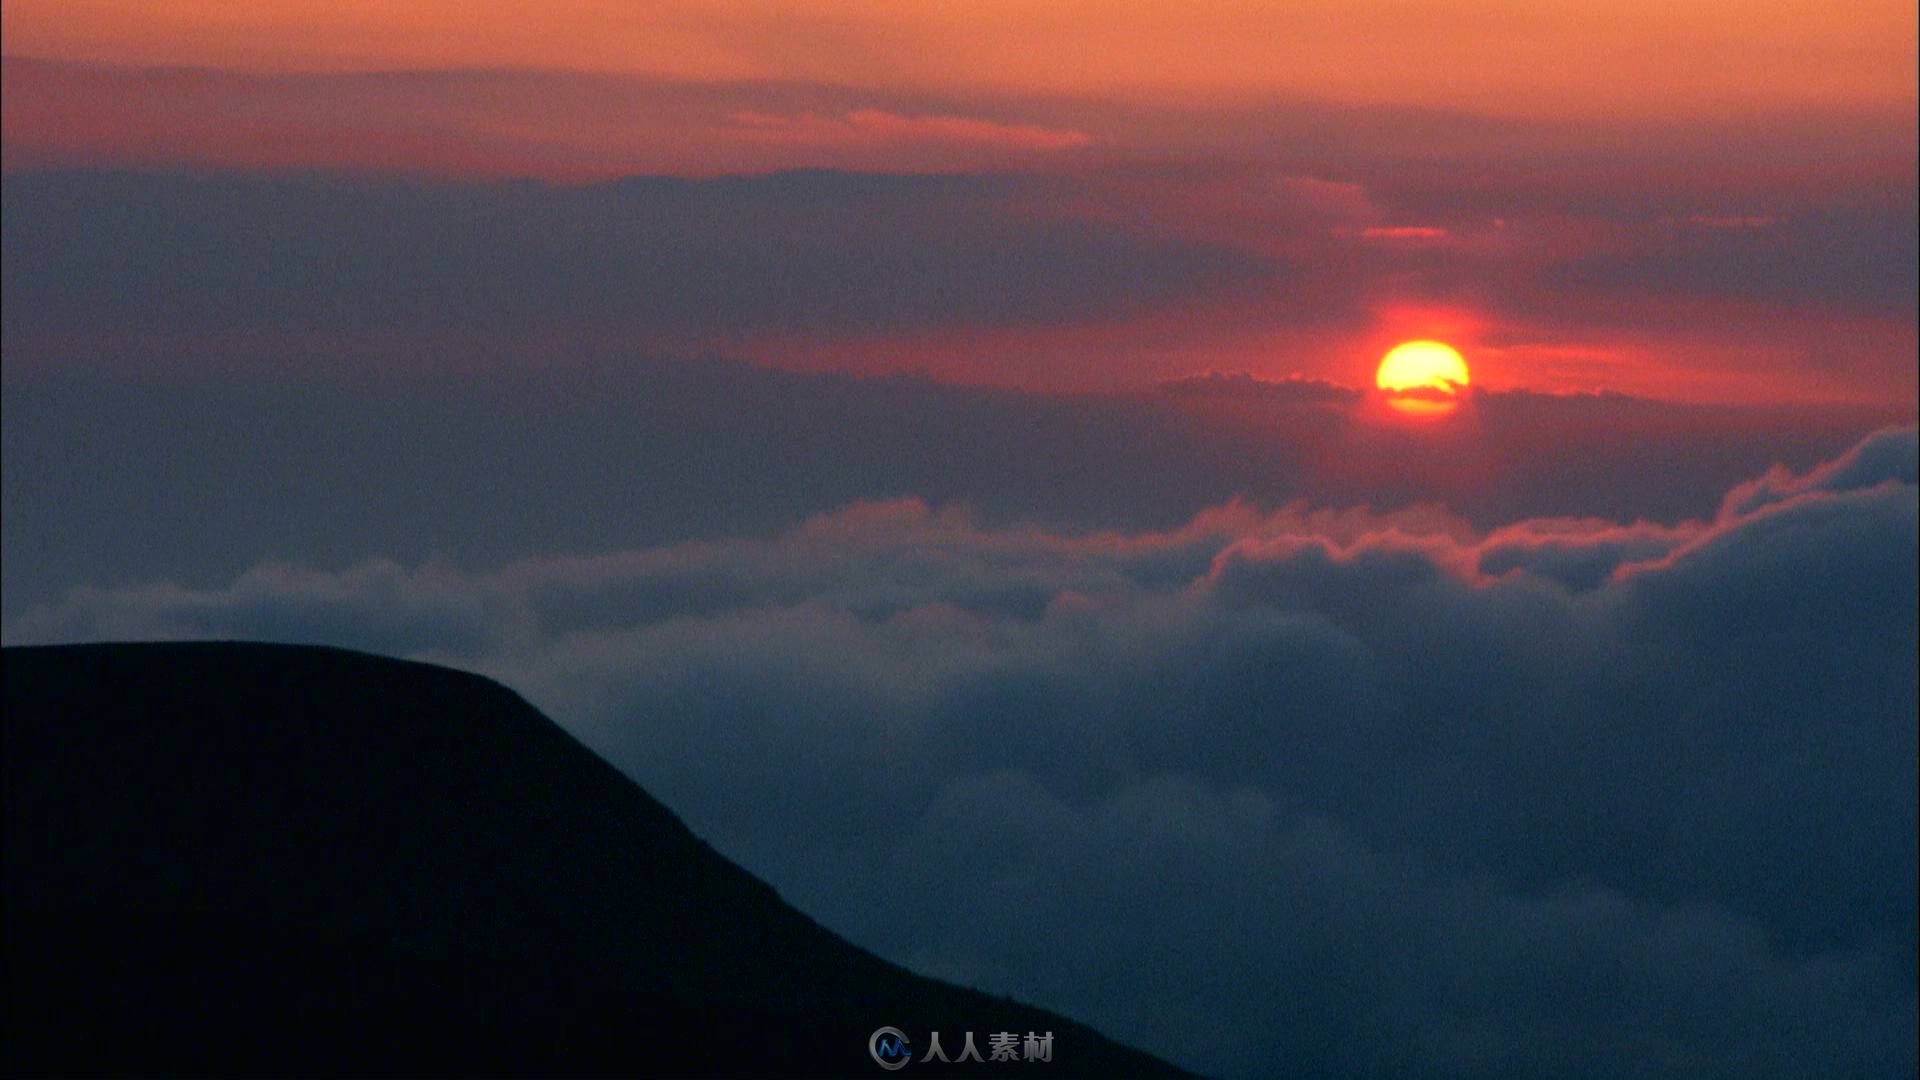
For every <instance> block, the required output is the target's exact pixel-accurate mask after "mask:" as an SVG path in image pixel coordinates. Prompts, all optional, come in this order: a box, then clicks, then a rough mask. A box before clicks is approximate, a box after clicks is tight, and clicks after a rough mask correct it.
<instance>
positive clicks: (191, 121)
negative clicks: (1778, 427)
mask: <svg viewBox="0 0 1920 1080" xmlns="http://www.w3.org/2000/svg"><path fill="white" fill-rule="evenodd" d="M0 20H3V23H4V25H3V27H0V29H3V30H4V38H5V53H6V64H5V67H4V84H5V87H4V88H5V93H4V95H3V96H0V100H3V101H4V106H3V108H4V119H5V139H4V142H3V143H0V149H3V151H4V165H5V167H6V168H7V169H8V170H21V169H45V168H80V169H87V168H94V167H100V166H104V167H108V168H115V169H118V168H134V169H156V168H157V169H161V170H167V169H174V168H178V167H181V166H187V167H191V168H212V169H214V170H216V171H218V170H239V171H241V172H263V171H265V172H272V171H278V170H289V169H291V170H309V169H311V170H319V171H322V172H346V173H354V174H369V173H371V174H376V175H378V174H392V173H400V174H407V175H413V176H426V177H429V178H435V179H444V178H448V177H453V178H459V179H462V180H466V179H475V178H480V179H498V178H503V177H505V178H519V177H533V178H538V179H542V180H547V181H558V182H561V183H566V184H574V183H583V182H598V181H605V180H611V179H615V178H618V177H623V176H635V175H673V176H681V177H696V178H705V177H715V176H732V175H760V174H767V173H774V172H780V171H783V170H794V169H833V170H844V171H847V172H852V173H876V174H890V175H894V176H901V175H910V174H927V173H936V174H945V175H955V176H960V175H965V176H972V177H982V176H1001V177H1015V176H1017V177H1022V178H1025V179H1024V180H1023V184H1022V185H1021V186H1017V187H1014V188H1007V189H1006V190H1005V191H1004V192H1003V191H1002V190H1001V189H1000V188H993V187H992V186H991V185H987V186H984V187H982V188H981V191H982V192H987V191H989V190H990V189H991V190H992V191H993V192H997V193H995V194H980V195H978V196H975V200H976V201H975V202H974V203H966V202H955V203H953V204H951V205H943V206H941V207H939V208H937V209H935V210H929V211H928V212H929V213H934V212H937V213H939V214H944V215H947V219H946V220H948V221H949V222H950V223H952V227H953V229H954V231H953V232H952V233H951V234H942V237H943V239H941V240H940V243H941V244H945V245H947V247H945V248H938V249H930V250H929V251H928V252H927V253H925V254H926V258H927V259H928V260H931V261H933V262H938V261H939V260H940V259H942V258H947V257H949V256H951V257H952V258H953V259H956V260H958V259H960V258H961V256H959V255H955V254H953V252H958V251H963V250H971V248H970V245H976V244H977V243H978V238H979V236H980V233H979V231H978V228H979V223H980V222H982V221H987V220H991V221H994V222H1000V223H1001V224H1002V225H1004V226H1005V227H1006V228H1008V229H1009V230H1011V231H1010V232H1009V233H1008V236H1009V237H1014V238H1017V237H1020V236H1024V235H1027V234H1028V233H1029V232H1030V231H1031V229H1032V228H1036V227H1039V228H1044V227H1056V226H1057V227H1059V228H1062V229H1066V230H1069V231H1074V230H1078V231H1077V232H1074V233H1073V235H1076V236H1078V235H1081V234H1082V233H1084V234H1086V235H1094V234H1099V235H1102V236H1109V237H1121V238H1124V237H1134V238H1135V239H1138V240H1139V241H1140V243H1142V244H1144V245H1147V246H1149V247H1153V248H1154V250H1156V251H1159V250H1166V251H1173V250H1174V249H1176V248H1178V249H1180V250H1192V251H1196V252H1204V253H1212V254H1209V255H1208V257H1209V258H1211V257H1213V256H1214V255H1222V253H1224V254H1223V255H1222V257H1223V258H1225V259H1226V260H1227V261H1228V262H1232V261H1234V260H1241V261H1247V262H1258V263H1262V264H1263V265H1267V264H1270V265H1267V269H1266V270H1265V271H1263V273H1265V274H1267V275H1269V276H1268V277H1262V278H1260V279H1259V281H1258V283H1257V284H1252V285H1247V284H1244V283H1243V284H1241V285H1237V286H1234V287H1232V288H1229V287H1227V286H1224V285H1217V284H1216V285H1210V286H1208V288H1207V289H1205V290H1201V291H1199V292H1194V291H1190V290H1187V289H1186V287H1185V286H1181V287H1179V288H1175V287H1173V286H1172V285H1167V291H1166V292H1165V293H1164V297H1166V298H1163V299H1162V300H1158V301H1152V300H1150V299H1149V296H1151V295H1154V293H1153V288H1157V287H1158V286H1153V287H1143V289H1142V290H1141V291H1140V292H1139V293H1138V294H1137V295H1133V296H1130V297H1129V299H1128V303H1126V304H1123V305H1120V306H1119V307H1120V309H1124V313H1123V314H1116V313H1115V312H1114V311H1103V313H1102V314H1100V315H1099V316H1098V317H1095V316H1091V315H1087V314H1085V310H1086V309H1085V306H1084V305H1083V306H1082V307H1079V308H1076V307H1074V305H1073V304H1072V303H1070V302H1069V301H1068V300H1066V299H1062V300H1060V301H1059V305H1058V306H1059V314H1058V316H1057V317H1054V316H1052V315H1049V316H1048V317H1045V318H1040V317H1035V318H1031V319H1011V318H1010V317H1009V318H1007V319H1004V320H1002V321H1000V322H994V321H993V320H991V319H987V320H984V321H983V320H978V319H976V320H974V321H971V322H969V321H968V320H967V319H964V318H959V317H957V316H956V317H954V318H952V319H951V320H948V321H941V320H939V319H929V320H919V321H915V320H906V321H904V322H903V321H901V320H900V319H897V318H893V317H892V316H890V315H888V316H885V317H883V315H882V314H881V313H878V311H877V309H876V313H875V314H873V316H872V318H870V319H868V320H867V321H865V322H862V321H859V320H854V321H851V322H848V323H847V324H845V325H835V326H833V327H831V328H829V329H826V330H821V331H819V332H818V333H814V332H811V331H809V332H806V333H800V332H778V333H776V332H774V331H771V330H762V331H754V332H748V331H746V330H739V331H736V332H735V333H736V335H737V336H734V337H728V338H723V339H713V338H707V337H694V338H686V339H683V338H680V337H674V336H671V335H665V336H661V337H658V338H657V339H653V338H646V337H644V336H636V335H640V332H641V331H643V330H645V331H657V330H659V328H657V327H640V328H635V327H619V328H615V327H611V326H600V325H595V324H591V322H590V321H588V322H587V323H584V324H583V325H582V327H581V329H582V332H585V333H590V334H601V335H605V336H610V337H617V338H620V339H622V340H632V341H634V342H635V343H636V345H638V346H640V347H649V348H662V349H684V350H689V351H695V352H699V351H704V350H709V349H712V350H719V351H723V352H727V353H729V354H730V355H737V356H742V357H745V358H749V359H754V360H757V361H760V362H763V363H771V364H780V365H788V366H796V367H819V366H840V367H847V368H852V369H856V370H872V371H889V370H899V369H902V368H906V369H914V370H926V371H930V372H933V373H934V374H936V375H939V376H941V377H943V378H951V379H956V380H961V381H969V382H990V383H1007V384H1014V385H1020V386H1027V387H1069V388H1071V387H1087V386H1111V385H1124V384H1129V383H1135V382H1138V381H1140V380H1144V379H1154V378H1162V377H1175V376H1180V375H1183V374H1188V373H1191V372H1193V371H1199V370H1209V369H1223V370H1248V371H1252V372H1254V373H1256V374H1260V375H1263V376H1269V377H1284V376H1287V375H1291V374H1304V375H1307V376H1311V377H1316V378H1332V379H1335V380H1337V381H1343V382H1350V383H1355V384H1364V383H1365V382H1367V381H1368V380H1369V379H1370V376H1371V369H1370V365H1371V364H1372V363H1373V362H1374V361H1375V359H1376V358H1377V357H1378V356H1379V354H1380V352H1381V351H1383V350H1384V349H1385V348H1386V347H1387V346H1389V345H1391V344H1392V343H1393V342H1394V341H1395V340H1403V339H1405V338H1410V337H1435V336H1444V335H1447V334H1452V335H1453V337H1451V338H1449V340H1454V341H1456V342H1457V343H1459V344H1461V345H1462V346H1463V347H1465V346H1471V347H1472V348H1473V349H1474V350H1475V352H1474V354H1473V362H1474V363H1475V364H1476V367H1475V381H1476V383H1478V384H1482V385H1485V386H1489V387H1502V386H1521V387H1532V388H1544V389H1556V390H1592V389H1607V390H1619V391H1622V392H1631V393H1644V394H1649V395H1654V396H1661V397H1678V398H1690V399H1706V400H1775V399H1779V398H1783V397H1800V398H1803V399H1807V400H1849V401H1860V400H1865V401H1885V400H1888V399H1889V398H1893V399H1899V400H1905V399H1910V398H1911V396H1912V393H1913V387H1914V380H1915V375H1914V372H1913V368H1912V363H1911V354H1912V350H1913V348H1914V341H1915V337H1916V319H1915V317H1914V311H1913V308H1912V306H1911V304H1910V303H1909V302H1907V301H1904V300H1900V301H1896V300H1895V299H1894V297H1895V295H1896V294H1907V290H1906V285H1907V284H1909V283H1910V282H1911V275H1912V260H1911V256H1910V249H1911V235H1912V232H1911V221H1912V218H1913V215H1914V212H1915V210H1914V203H1915V199H1914V195H1913V191H1914V186H1915V181H1916V175H1915V173H1916V164H1915V161H1916V134H1915V126H1916V49H1915V42H1916V33H1917V31H1916V16H1915V8H1914V5H1913V4H1912V3H1911V2H1909V0H1853V2H1848V3H1844V4H1833V3H1828V2H1813V0H1694V2H1681V0H1658V2H1656V0H1613V2H1594V0H1583V2H1579V3H1573V2H1564V0H1446V2H1439V0H1394V2H1387V0H1296V2H1291V3H1250V2H1243V0H1216V2H1212V3H1204V4H1198V3H1195V4H1185V3H1182V4H1174V3H1164V2H1156V3H1122V2H1118V0H1102V2H1083V0H1043V2H1030V3H1014V2H1005V0H975V2H972V3H966V4H933V3H913V2H903V0H848V2H815V3H797V2H782V3H757V2H744V0H736V2H728V3H694V2H688V0H662V2H655V3H633V2H628V0H551V2H545V3H525V2H520V0H515V2H512V3H506V2H494V0H463V2H458V3H456V2H452V0H407V2H398V3H396V2H392V0H381V2H365V0H324V2H323V0H287V2H282V3H262V2H258V0H255V2H229V0H197V2H196V0H146V2H140V3H112V2H102V0H6V3H5V4H4V6H3V7H0ZM1007 192H1012V193H1011V194H1009V193H1007ZM983 207H990V209H982V208H983ZM983 215H984V216H983ZM775 224H778V223H777V222H776V223H775ZM1063 235H1065V234H1063ZM1903 237H1905V239H1902V238H1903ZM867 239H868V241H869V242H873V243H880V242H881V241H882V240H883V239H884V238H882V237H869V238H867ZM859 242H860V241H858V240H848V241H841V243H843V244H856V245H857V244H858V243H859ZM1903 245H1904V246H1903ZM1142 250H1145V248H1142ZM916 257H918V256H916ZM968 257H971V256H968ZM1142 258H1143V259H1144V258H1146V256H1142ZM1169 258H1172V256H1169ZM1069 261H1070V260H1069ZM915 265H918V264H915ZM1168 265H1172V264H1171V263H1168ZM953 267H954V270H953V272H954V273H955V274H956V275H958V277H957V279H956V280H960V281H974V280H979V279H980V277H979V275H980V274H981V273H982V272H981V271H978V270H977V269H966V268H964V267H962V266H961V265H960V263H959V262H954V263H953ZM1106 272H1107V267H1106V266H1105V264H1103V263H1101V262H1100V261H1099V260H1097V259H1090V260H1089V261H1088V262H1087V263H1086V264H1085V265H1082V264H1078V263H1074V264H1072V265H1067V264H1066V263H1063V264H1062V265H1060V266H1057V267H1053V268H1051V269H1050V270H1049V271H1048V273H1057V274H1058V275H1059V276H1058V277H1057V278H1049V279H1048V280H1049V281H1054V282H1055V283H1056V284H1058V285H1059V287H1060V289H1061V293H1060V295H1061V296H1062V297H1069V296H1071V295H1074V290H1075V289H1076V288H1078V287H1079V286H1078V285H1076V284H1074V282H1075V281H1076V280H1077V278H1076V277H1075V275H1079V276H1080V277H1084V278H1088V279H1099V278H1100V277H1101V276H1102V275H1103V274H1105V273H1106ZM1142 273H1146V271H1142ZM1169 273H1171V271H1169ZM1149 276H1150V275H1149ZM929 280H930V281H931V280H932V279H931V278H930V279H929ZM1143 280H1146V279H1143ZM1154 280H1158V279H1154ZM775 284H776V285H777V284H778V283H777V282H776V283H775ZM947 284H948V285H950V284H951V283H950V282H949V283H947ZM1149 284H1151V282H1149ZM1162 284H1164V282H1163V283H1162ZM933 287H934V286H933V285H929V288H933ZM939 287H946V285H941V286H939ZM1194 288H1195V289H1198V286H1194ZM880 291H882V292H884V291H885V290H880ZM1172 297H1177V298H1178V299H1177V300H1175V299H1168V298H1172ZM1003 306H1005V305H1003ZM934 308H936V309H938V308H939V305H934ZM21 310H23V311H24V309H21ZM941 310H944V309H941ZM1117 310H1118V309H1117ZM1409 313H1411V314H1409ZM752 314H753V313H752V312H749V311H744V310H743V311H742V312H740V313H738V314H737V316H736V317H730V318H729V319H726V320H722V322H724V323H725V325H727V326H729V327H735V326H757V325H759V324H758V323H756V322H755V320H754V319H753V318H752V317H751V316H752ZM716 317H717V316H716ZM21 318H22V319H23V320H24V319H25V317H24V316H21ZM555 318H556V320H558V319H559V316H558V315H556V316H555ZM29 324H31V320H25V321H21V322H19V323H17V324H16V325H14V326H13V327H12V328H10V330H9V334H10V335H11V336H10V338H9V341H10V343H13V344H14V345H16V346H17V345H18V343H20V342H22V341H24V340H26V335H27V331H26V330H25V329H23V328H24V327H27V326H28V325H29ZM32 325H37V324H32ZM159 329H160V330H165V331H168V332H171V331H172V330H173V329H175V328H171V327H162V328H159ZM521 329H524V330H525V331H526V333H527V335H528V337H529V338H530V339H535V340H537V339H543V338H546V337H551V336H552V335H553V334H554V333H555V332H556V331H555V330H554V329H553V328H552V327H545V326H528V327H524V328H521ZM566 329H567V330H568V331H569V332H571V330H572V329H573V328H572V327H571V325H568V326H567V327H566ZM196 332H197V331H196ZM661 333H662V334H664V331H661ZM15 355H16V356H18V355H21V354H20V353H19V351H18V349H17V348H16V351H15Z"/></svg>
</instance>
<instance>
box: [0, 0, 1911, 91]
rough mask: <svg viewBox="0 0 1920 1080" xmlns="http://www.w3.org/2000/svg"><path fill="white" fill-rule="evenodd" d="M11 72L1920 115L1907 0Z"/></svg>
mask: <svg viewBox="0 0 1920 1080" xmlns="http://www.w3.org/2000/svg"><path fill="white" fill-rule="evenodd" d="M4 33H5V40H6V50H7V52H8V54H9V55H13V56H29V57H41V58H48V59H65V60H81V61H98V62H107V63H114V64H131V65H141V64H164V65H190V66H203V67H213V68H224V69H231V70H243V71H252V72H263V71H336V72H337V71H369V70H398V69H421V68H431V69H445V68H471V67H507V68H540V69H556V70H566V71H597V72H618V73H626V74H644V75H655V76H665V77H670V78H676V79H693V80H767V79H779V80H804V81H819V82H827V83H833V84H840V85H862V86H868V87H873V88H876V89H885V90H920V91H930V92H936V93H942V94H956V93H959V94H966V93H982V94H992V93H1008V92H1011V93H1023V94H1030V93H1036V92H1037V93H1048V94H1066V95H1074V96H1084V97H1091V98H1100V99H1122V100H1135V99H1143V98H1151V99H1154V100H1156V101H1162V102H1164V101H1167V100H1170V99H1181V100H1213V101H1221V100H1244V99H1249V98H1257V97H1259V96H1261V95H1271V94H1280V95H1305V96H1309V97H1312V98H1316V99H1321V100H1327V101H1334V102H1351V103H1373V104H1379V103H1401V104H1417V105H1422V106H1428V107H1437V108H1467V109H1473V110H1476V111H1487V112H1495V113H1500V114H1507V115H1583V116H1585V115H1605V116H1622V115H1648V114H1658V115H1673V114H1674V113H1675V112H1676V111H1679V112H1702V111H1713V110H1721V109H1726V108H1729V107H1734V108H1751V107H1766V106H1771V105H1781V104H1789V103H1790V104H1793V105H1796V106H1805V105H1809V104H1822V105H1835V104H1886V103H1897V102H1909V101H1912V100H1913V99H1914V95H1915V86H1914V57H1915V51H1914V41H1915V10H1914V5H1913V4H1911V3H1909V2H1905V0H1848V2H1847V3H1844V4H1834V3H1827V2H1818V0H1609V2H1606V3H1594V2H1592V0H1578V2H1573V0H1444V2H1442V0H1304V2H1302V0H1295V2H1289V3H1256V2H1248V0H1213V2H1211V3H1204V4H1169V3H1158V2H1147V3H1140V2H1119V0H1037V2H1009V0H972V2H969V3H965V4H922V3H911V2H901V0H840V2H812V3H800V2H793V0H784V2H768V3H761V2H751V0H745V2H742V0H735V2H725V3H698V2H688V0H664V2H656V3H629V2H625V0H549V2H543V3H537V4H529V3H524V2H520V0H509V2H499V0H494V2H489V0H457V2H456V0H408V2H406V3H392V2H387V0H344V2H343V0H282V2H278V3H263V2H260V0H141V2H138V3H114V2H103V0H8V3H7V4H6V5H5V8H4Z"/></svg>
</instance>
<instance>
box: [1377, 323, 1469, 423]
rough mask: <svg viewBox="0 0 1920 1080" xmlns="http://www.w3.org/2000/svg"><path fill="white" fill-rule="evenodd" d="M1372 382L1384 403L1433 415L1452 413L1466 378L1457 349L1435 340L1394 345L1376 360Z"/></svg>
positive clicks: (1463, 361) (1464, 368)
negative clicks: (1377, 364)
mask: <svg viewBox="0 0 1920 1080" xmlns="http://www.w3.org/2000/svg"><path fill="white" fill-rule="evenodd" d="M1373 381H1374V384H1375V385H1377V386H1379V387H1380V389H1381V391H1383V392H1384V393H1385V394H1386V395H1387V403H1388V404H1390V405H1392V406H1393V407H1394V408H1395V409H1398V410H1399V411H1401V412H1403V413H1408V414H1411V415H1415V416H1437V415H1440V414H1442V413H1449V412H1452V411H1453V409H1454V407H1455V406H1456V405H1458V404H1459V401H1458V399H1459V395H1460V391H1461V390H1462V389H1464V388H1465V387H1466V386H1467V384H1468V382H1469V381H1470V380H1469V378H1468V375H1467V362H1466V360H1465V359H1464V358H1462V357H1461V355H1460V352H1459V350H1457V349H1455V348H1453V346H1451V345H1443V344H1441V343H1440V342H1438V341H1409V342H1406V343H1404V344H1401V345H1395V346H1394V347H1393V348H1392V349H1390V350H1388V352H1387V355H1386V356H1384V357H1382V358H1381V360H1380V370H1379V371H1378V372H1376V373H1375V374H1374V377H1373Z"/></svg>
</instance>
